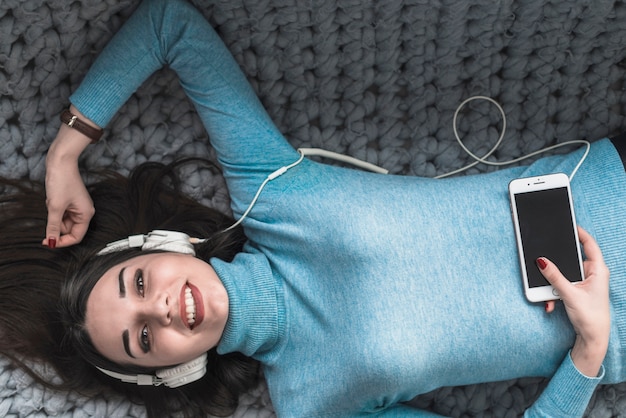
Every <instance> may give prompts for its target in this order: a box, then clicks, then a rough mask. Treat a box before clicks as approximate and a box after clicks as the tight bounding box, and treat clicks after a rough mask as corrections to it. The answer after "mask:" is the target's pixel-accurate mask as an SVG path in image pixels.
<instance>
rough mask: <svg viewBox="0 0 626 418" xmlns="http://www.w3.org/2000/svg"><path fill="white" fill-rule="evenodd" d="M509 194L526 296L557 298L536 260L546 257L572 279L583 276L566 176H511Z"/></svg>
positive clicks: (540, 299) (534, 300)
mask: <svg viewBox="0 0 626 418" xmlns="http://www.w3.org/2000/svg"><path fill="white" fill-rule="evenodd" d="M509 194H510V198H511V213H512V215H513V224H514V227H515V236H516V238H517V248H518V252H519V257H520V264H521V269H522V280H523V283H524V293H525V294H526V298H527V299H528V300H529V301H531V302H542V301H546V300H553V299H559V294H558V292H557V291H556V289H554V288H553V287H552V286H550V284H549V283H548V281H547V280H546V279H545V278H544V277H543V276H542V274H541V272H540V271H539V267H537V264H536V260H537V258H538V257H547V258H548V259H550V260H551V261H552V262H553V263H555V264H556V265H557V267H558V268H559V270H561V273H563V275H564V276H565V277H566V278H567V279H568V280H569V281H570V282H572V283H575V282H581V281H582V280H583V278H584V273H583V265H582V257H581V251H580V245H579V242H578V231H577V229H576V218H575V215H574V206H573V204H572V192H571V189H570V185H569V178H568V177H567V176H566V175H565V174H563V173H557V174H549V175H545V176H538V177H528V178H520V179H515V180H513V181H511V182H510V183H509Z"/></svg>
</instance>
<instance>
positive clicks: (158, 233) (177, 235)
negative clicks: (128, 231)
mask: <svg viewBox="0 0 626 418" xmlns="http://www.w3.org/2000/svg"><path fill="white" fill-rule="evenodd" d="M141 249H142V250H162V251H170V252H176V253H182V254H190V255H196V250H195V249H194V247H193V244H192V243H191V242H190V238H189V235H187V234H185V233H183V232H175V231H165V230H158V229H157V230H154V231H152V232H150V233H149V234H148V236H147V238H146V241H145V242H144V244H143V245H142V247H141Z"/></svg>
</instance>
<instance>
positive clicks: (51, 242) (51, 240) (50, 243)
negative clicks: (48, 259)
mask: <svg viewBox="0 0 626 418" xmlns="http://www.w3.org/2000/svg"><path fill="white" fill-rule="evenodd" d="M56 246H57V239H56V238H48V247H49V248H56Z"/></svg>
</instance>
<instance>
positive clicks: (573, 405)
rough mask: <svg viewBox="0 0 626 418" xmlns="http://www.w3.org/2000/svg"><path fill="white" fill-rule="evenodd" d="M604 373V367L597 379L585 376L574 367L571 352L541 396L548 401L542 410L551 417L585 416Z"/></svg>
mask: <svg viewBox="0 0 626 418" xmlns="http://www.w3.org/2000/svg"><path fill="white" fill-rule="evenodd" d="M604 372H605V371H604V365H603V366H602V367H601V369H600V373H599V374H598V376H597V377H588V376H585V375H584V374H582V373H581V372H580V371H578V369H577V368H576V366H575V365H574V362H573V361H572V357H571V351H569V352H568V353H567V356H565V359H564V360H563V363H561V366H560V367H559V369H558V370H557V371H556V373H555V374H554V376H552V379H550V383H549V384H548V386H547V387H546V389H545V390H544V392H543V394H542V396H541V397H542V398H544V399H545V400H546V401H547V402H546V405H544V406H543V407H542V408H541V409H542V410H543V412H546V413H548V415H549V416H560V417H581V416H583V414H584V413H585V410H586V409H587V406H588V405H589V401H590V400H591V396H592V395H593V392H594V391H595V389H596V387H597V386H598V384H599V383H600V381H601V380H602V378H603V377H604ZM544 408H545V409H544Z"/></svg>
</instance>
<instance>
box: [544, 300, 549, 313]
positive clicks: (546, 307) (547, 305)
mask: <svg viewBox="0 0 626 418" xmlns="http://www.w3.org/2000/svg"><path fill="white" fill-rule="evenodd" d="M549 306H550V304H549V303H548V302H546V306H545V309H546V312H548V307H549Z"/></svg>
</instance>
